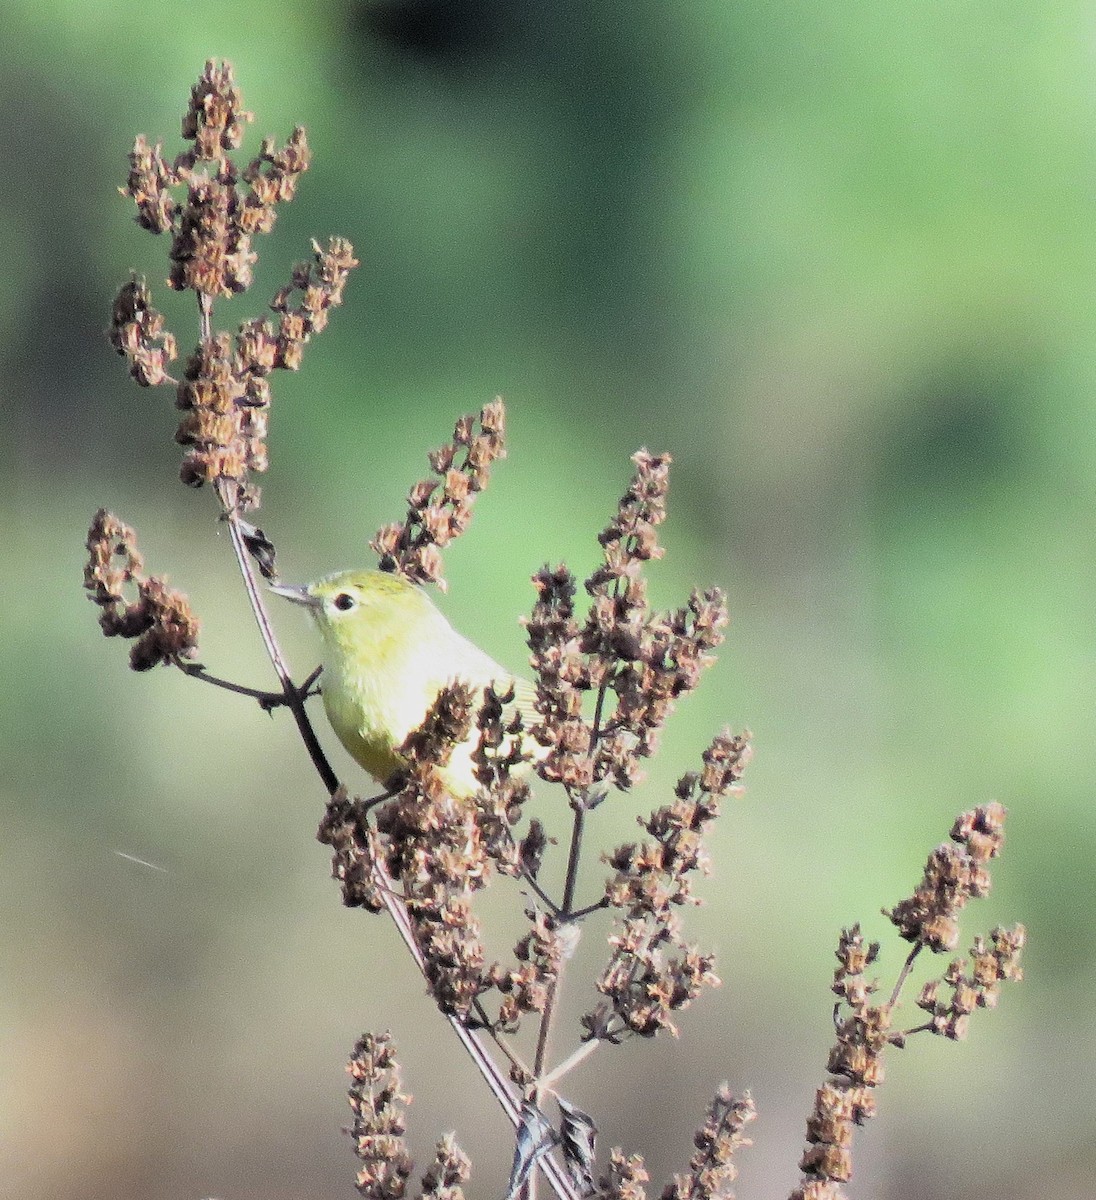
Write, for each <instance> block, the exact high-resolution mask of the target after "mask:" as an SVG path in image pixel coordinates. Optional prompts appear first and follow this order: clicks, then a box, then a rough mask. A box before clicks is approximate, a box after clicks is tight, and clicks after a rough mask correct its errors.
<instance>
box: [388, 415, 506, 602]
mask: <svg viewBox="0 0 1096 1200" xmlns="http://www.w3.org/2000/svg"><path fill="white" fill-rule="evenodd" d="M505 417H506V410H505V407H504V405H503V403H502V400H501V399H500V398H496V399H495V400H493V401H492V402H491V403H490V404H486V405H484V407H483V408H482V409H480V413H479V417H478V418H475V417H472V416H463V417H461V418H460V420H459V421H457V424H456V427H455V428H454V430H453V440H452V441H451V442H448V443H447V444H446V445H444V446H442V447H441V448H440V449H438V450H435V451H433V452H432V453H431V454H430V455H429V459H430V467H431V470H433V472H434V475H435V476H436V478H434V479H421V480H419V482H418V483H416V484H415V485H414V487H413V488H412V489H411V492H410V494H409V495H408V497H407V516H406V517H404V519H403V522H402V524H399V525H396V524H392V525H385V526H384V528H382V529H379V530H378V531H377V533H376V536H375V537H374V538H373V539H372V541H371V542H370V543H369V545H370V547H371V548H372V549H373V550H374V551H376V553H377V554H378V555H379V556H380V562H379V564H378V566H379V567H380V569H381V570H382V571H392V572H394V573H395V574H397V575H402V576H404V577H405V578H406V579H410V580H411V581H412V582H413V583H434V584H437V585H438V587H440V588H443V589H444V587H445V581H444V579H443V578H442V557H441V551H442V550H443V549H444V548H445V547H446V546H448V545H449V543H450V542H451V541H453V539H454V538H456V537H459V536H460V534H462V533H463V532H464V531H465V530H466V529H467V528H468V525H469V523H470V522H471V520H472V504H473V502H474V501H475V499H476V496H477V495H478V494H479V493H480V492H482V491H483V489H484V488H485V487H486V486H487V480H488V478H489V477H490V474H491V464H492V463H493V462H495V460H496V459H499V458H501V457H502V456H503V455H504V454H505V431H506V424H505ZM477 426H478V428H477Z"/></svg>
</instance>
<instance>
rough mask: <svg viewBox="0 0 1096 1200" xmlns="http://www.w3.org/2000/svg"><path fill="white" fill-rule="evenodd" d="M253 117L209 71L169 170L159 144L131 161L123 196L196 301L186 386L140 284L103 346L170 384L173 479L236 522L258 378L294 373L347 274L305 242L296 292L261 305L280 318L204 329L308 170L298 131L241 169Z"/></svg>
mask: <svg viewBox="0 0 1096 1200" xmlns="http://www.w3.org/2000/svg"><path fill="white" fill-rule="evenodd" d="M250 120H251V114H250V113H248V112H245V111H244V109H243V107H242V103H241V99H240V93H239V90H238V89H237V88H236V86H235V83H234V81H233V78H232V71H231V68H230V67H229V66H228V64H227V63H221V64H217V63H214V62H212V61H210V62H208V63H206V66H205V70H204V72H203V73H202V76H201V78H200V79H199V80H198V82H197V84H195V86H194V88H193V90H192V92H191V98H190V106H189V108H188V110H187V113H186V115H185V117H184V118H183V130H182V132H183V137H184V138H185V139H186V140H187V141H189V142H191V143H193V145H192V147H191V148H190V149H188V150H185V151H183V152H182V153H181V154H179V155H178V156H177V157H176V158H175V159H174V161H172V162H170V163H169V162H168V161H167V160H166V159H165V158H164V156H163V148H162V146H161V145H160V144H159V143H157V144H156V145H151V144H150V143H149V142H148V140H147V139H146V138H144V137H139V138H137V140H136V142H135V144H134V147H133V151H132V153H131V154H130V172H129V179H128V182H127V185H126V187H125V188H124V189H123V192H124V194H126V195H128V196H130V197H131V198H132V199H133V201H134V203H135V204H136V206H137V222H138V224H139V225H141V226H142V228H144V229H148V230H150V231H151V232H153V233H170V234H171V249H170V251H169V258H170V259H171V264H172V266H171V274H170V277H169V279H168V282H169V284H170V285H171V287H173V288H175V289H176V290H178V291H187V290H189V291H194V292H196V293H197V295H198V298H199V311H200V314H201V318H202V330H201V336H200V337H199V340H198V344H197V346H196V347H195V349H194V351H193V353H192V354H190V355H189V356H188V358H187V362H186V367H185V370H184V377H183V379H182V381H176V380H174V379H172V378H171V377H170V375H169V374H168V372H167V366H168V363H170V362H171V361H172V360H173V359H174V358H175V357H176V341H175V338H174V337H173V336H172V334H170V333H169V332H167V331H165V329H164V321H163V317H162V316H161V314H160V313H159V312H157V311H156V310H155V309H154V308H153V307H152V305H151V298H150V295H149V291H148V288H147V286H146V285H145V283H144V281H143V280H140V279H137V278H134V279H131V280H130V281H129V282H128V283H126V284H125V285H123V287H122V289H121V291H120V292H119V293H118V297H117V299H116V300H115V303H114V311H113V315H112V321H111V329H110V341H111V344H112V345H113V346H114V348H115V349H116V350H117V351H118V353H119V354H121V355H123V356H124V357H125V358H127V359H128V360H129V364H130V373H131V374H132V376H133V377H134V379H136V380H137V382H138V383H139V384H141V385H142V386H145V387H150V386H155V385H157V384H162V383H172V384H176V406H177V407H178V408H179V409H181V410H182V412H183V414H184V415H183V417H182V419H181V421H180V423H179V427H178V430H177V432H176V435H175V439H176V441H177V442H179V443H180V444H181V445H183V446H186V447H187V453H186V455H185V457H184V459H183V464H182V468H181V472H180V475H181V478H182V480H183V482H184V483H186V484H187V485H188V486H191V487H199V486H201V485H202V484H204V483H216V484H218V485H223V488H224V490H222V491H221V493H220V494H221V499H222V502H223V503H224V504H225V506H226V507H227V508H229V509H231V510H233V511H235V512H239V511H243V510H246V509H248V508H254V507H256V506H257V504H258V490H257V489H256V488H255V487H254V486H253V485H252V484H251V483H250V482H249V474H250V473H251V472H257V473H258V472H262V471H265V470H266V466H267V451H266V433H267V420H268V410H269V407H270V385H269V383H268V380H267V376H268V375H269V374H270V372H271V371H273V370H277V369H285V370H296V369H297V367H298V366H299V365H300V361H301V354H302V351H303V348H304V345H305V343H306V342H307V341H308V340H309V338H310V337H311V335H312V334H313V333H316V332H318V331H319V330H321V329H322V328H323V327H324V325H325V324H326V322H327V314H328V311H329V309H330V308H332V307H333V306H334V305H337V304H339V303H340V302H341V300H342V293H343V288H344V286H345V282H346V278H347V275H348V274H349V272H350V270H351V269H352V268H353V267H355V266H356V265H357V263H356V261H355V259H354V256H353V250H352V248H351V246H350V244H349V243H348V242H346V241H344V240H343V239H341V238H332V239H331V241H330V242H329V243H328V245H327V247H326V248H321V247H320V246H319V245H318V244H316V243H313V259H312V261H311V262H309V263H305V264H301V265H298V266H297V267H295V268H294V272H293V279H292V282H291V283H290V284H289V285H288V286H287V287H285V288H283V289H282V290H281V291H279V292H278V294H277V295H276V296H275V298H274V301H273V302H272V304H271V308H272V309H273V310H274V312H275V313H276V314H277V319H276V321H271V320H269V319H267V318H256V319H254V320H251V321H246V322H244V323H243V324H242V325H241V326H240V328H239V330H238V331H237V333H236V335H235V338H234V339H233V338H232V337H230V335H229V334H227V333H220V334H216V335H215V334H214V333H213V331H212V330H211V329H210V327H209V312H210V305H211V303H212V301H213V300H214V299H216V298H218V297H226V296H232V295H235V294H237V293H239V292H242V291H245V290H246V289H247V288H248V287H249V286H250V284H251V273H252V266H253V264H254V262H255V254H254V251H253V250H252V248H251V241H252V237H253V236H254V235H255V234H257V233H268V232H269V231H270V230H271V229H272V228H273V226H274V222H275V218H276V214H277V208H276V206H277V205H278V204H280V203H284V202H287V201H289V200H292V199H293V196H294V195H295V193H296V189H297V182H298V180H299V179H300V176H301V175H302V173H303V172H304V171H305V170H307V169H308V164H309V158H310V152H309V149H308V143H307V141H306V139H305V134H304V130H303V129H301V128H297V129H295V130H294V131H293V133H292V134H291V135H290V138H289V140H288V141H287V143H286V144H285V146H283V147H281V148H279V147H277V146H276V144H275V143H274V141H273V140H272V139H269V138H268V139H267V140H266V141H264V142H263V144H262V149H261V150H260V152H259V154H258V155H257V156H256V157H255V158H254V159H252V160H251V161H250V162H249V163H248V164H247V165H246V166H245V167H244V168H243V169H242V170H240V169H239V168H238V167H237V165H236V164H235V163H234V162H233V160H232V158H231V156H230V151H232V150H235V149H237V148H238V147H239V145H240V142H241V140H242V137H243V130H244V127H245V125H246V124H247V122H249V121H250ZM183 189H185V192H186V196H185V200H179V199H178V198H176V195H175V192H176V191H181V190H183ZM297 291H299V292H300V293H301V297H300V300H299V302H298V303H297V304H295V305H294V304H291V298H292V297H293V295H294V293H295V292H297Z"/></svg>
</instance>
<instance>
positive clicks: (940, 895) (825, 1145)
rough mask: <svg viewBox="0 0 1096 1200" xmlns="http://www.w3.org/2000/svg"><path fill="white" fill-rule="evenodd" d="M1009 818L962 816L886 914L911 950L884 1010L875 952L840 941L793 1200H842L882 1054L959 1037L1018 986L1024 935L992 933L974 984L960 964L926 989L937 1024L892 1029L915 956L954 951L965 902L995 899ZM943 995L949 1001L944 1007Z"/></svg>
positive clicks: (922, 1000) (975, 953)
mask: <svg viewBox="0 0 1096 1200" xmlns="http://www.w3.org/2000/svg"><path fill="white" fill-rule="evenodd" d="M1004 818H1005V810H1004V808H1003V806H1002V805H1000V804H988V805H984V806H982V807H980V808H976V809H972V810H971V811H970V812H966V813H963V814H962V815H961V816H960V817H959V818H958V820H957V821H956V822H955V825H954V826H953V828H952V831H951V837H952V840H953V841H954V842H955V843H956V845H954V846H948V845H943V846H938V847H937V848H936V849H935V850H934V851H933V852H932V854H931V855H930V856H929V859H928V862H927V864H926V867H925V873H924V876H923V878H922V880H921V882H920V884H919V885H918V887H917V889H916V890H915V892H914V894H913V895H912V896H911V897H909V898H908V899H906V900H903V901H902V902H901V903H899V904H897V905H895V907H894V909H893V910H891V911H890V912H888V913H887V916H889V917H890V919H891V921H892V922H893V923H894V925H895V926H896V927H897V929H898V930H899V932H900V933H901V935H902V937H904V938H905V939H906V940H907V941H910V942H913V943H914V947H913V949H912V950H911V951H910V953H909V956H908V957H907V960H906V964H905V966H904V967H903V970H902V973H901V975H900V976H899V979H898V982H897V984H896V985H895V987H894V990H893V991H892V992H891V994H890V996H889V997H888V998H887V1000H886V1001H885V1002H884V1003H873V999H874V997H875V995H876V993H877V991H878V986H879V985H878V983H876V982H875V981H873V980H870V979H869V978H868V977H867V974H866V972H867V970H868V969H869V968H870V967H871V966H873V965H874V963H875V962H876V961H877V959H878V957H879V943H878V942H871V943H868V942H866V941H865V939H864V937H863V934H862V933H861V931H860V927H859V925H855V926H853V927H852V928H851V929H846V930H844V931H843V933H842V935H841V940H840V943H839V945H838V948H837V960H838V966H837V970H836V971H835V972H834V982H833V991H834V992H835V994H836V995H837V996H838V997H839V1006H838V1009H837V1011H836V1012H835V1018H834V1019H835V1025H836V1028H837V1041H836V1044H835V1045H834V1047H833V1049H832V1050H831V1051H830V1056H829V1061H828V1062H827V1064H826V1069H827V1071H829V1073H830V1075H831V1078H830V1079H829V1080H827V1082H826V1083H824V1084H823V1085H822V1087H821V1088H819V1090H818V1092H817V1093H816V1095H815V1104H814V1110H813V1112H812V1113H811V1116H810V1118H809V1119H808V1121H807V1147H806V1149H805V1151H804V1152H803V1157H802V1159H801V1160H800V1164H799V1166H800V1169H801V1170H802V1172H803V1178H802V1180H801V1182H800V1185H799V1187H798V1188H796V1190H795V1191H793V1192H792V1194H791V1200H842V1198H843V1197H844V1195H845V1192H844V1189H843V1186H842V1185H843V1184H845V1183H846V1182H847V1181H848V1180H849V1178H850V1177H851V1175H852V1136H853V1130H854V1128H855V1127H856V1126H857V1125H863V1124H864V1122H865V1121H867V1120H868V1119H869V1118H871V1117H872V1116H874V1115H875V1111H876V1099H875V1089H876V1088H877V1087H878V1086H879V1084H880V1083H882V1082H883V1077H884V1071H883V1052H884V1050H885V1049H886V1048H887V1047H888V1046H897V1047H902V1046H904V1045H905V1044H906V1040H907V1039H908V1038H909V1037H910V1036H911V1035H912V1034H914V1033H921V1032H925V1031H931V1032H933V1033H937V1034H941V1035H943V1036H945V1037H949V1038H961V1037H963V1036H964V1035H965V1034H966V1030H967V1022H968V1020H969V1017H970V1014H971V1013H972V1012H973V1011H974V1009H975V1008H977V1007H983V1008H992V1007H993V1006H994V1005H995V1004H996V1002H997V993H998V990H999V985H1000V983H1001V981H1002V980H1005V979H1014V980H1015V979H1020V978H1021V977H1022V972H1021V970H1020V966H1019V955H1020V950H1021V948H1022V947H1023V944H1024V928H1023V926H1022V925H1018V926H1017V927H1016V928H1015V929H1013V930H1004V929H995V930H994V931H993V934H992V935H991V942H992V947H990V946H987V944H986V942H985V941H984V940H983V939H982V938H978V939H977V940H976V941H975V944H974V948H973V950H972V952H971V954H972V960H973V965H972V968H971V971H970V973H969V974H967V973H966V966H967V964H966V963H965V962H964V960H962V959H956V960H953V961H952V962H951V963H950V965H949V966H948V968H947V970H946V971H945V973H944V975H943V977H942V978H941V979H936V980H931V981H930V982H928V983H926V984H925V986H924V987H923V988H922V989H921V994H920V996H919V997H918V1000H917V1005H918V1007H919V1008H921V1009H923V1010H924V1011H926V1012H928V1013H929V1014H930V1015H931V1019H930V1020H929V1021H928V1022H927V1023H925V1024H923V1025H918V1026H915V1027H914V1028H912V1029H906V1030H895V1029H894V1027H893V1026H894V1017H895V1012H896V1010H897V1007H898V1001H899V997H900V995H901V992H902V989H903V987H904V985H905V983H906V980H907V978H908V976H909V971H910V968H911V967H912V966H913V963H914V961H915V959H916V958H917V956H918V954H919V953H920V952H921V951H922V950H924V949H928V950H931V951H933V952H934V953H942V952H944V951H946V950H950V949H953V948H954V946H955V944H956V941H957V940H958V936H959V927H958V913H959V911H960V910H961V909H962V908H963V907H964V906H965V905H966V903H967V902H968V900H970V899H972V898H973V897H978V896H985V895H986V894H987V892H988V891H989V887H990V877H989V872H988V870H987V867H986V864H987V863H988V862H989V860H990V859H992V858H994V857H996V856H997V855H998V854H999V853H1000V850H1001V846H1002V845H1003V842H1004ZM945 987H946V988H949V989H950V995H949V997H948V998H947V999H946V1000H942V999H941V993H942V992H943V991H944V989H945Z"/></svg>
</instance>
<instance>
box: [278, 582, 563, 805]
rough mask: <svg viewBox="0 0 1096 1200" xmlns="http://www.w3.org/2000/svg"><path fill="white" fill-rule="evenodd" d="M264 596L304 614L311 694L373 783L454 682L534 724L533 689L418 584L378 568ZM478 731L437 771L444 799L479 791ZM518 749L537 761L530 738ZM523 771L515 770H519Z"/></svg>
mask: <svg viewBox="0 0 1096 1200" xmlns="http://www.w3.org/2000/svg"><path fill="white" fill-rule="evenodd" d="M271 591H273V592H274V593H276V594H277V595H278V596H281V597H283V598H284V599H286V600H289V601H292V602H293V603H294V604H299V605H302V606H304V607H305V608H306V609H307V610H308V612H309V613H310V614H311V616H312V617H313V619H314V620H315V622H316V625H317V627H318V628H319V631H320V636H321V639H322V641H323V650H324V655H323V671H322V674H321V677H320V692H321V695H322V697H323V705H324V710H325V712H326V713H327V719H328V721H329V722H330V723H331V728H332V729H333V730H334V732H335V734H336V736H337V737H338V739H339V741H340V742H341V743H342V744H343V746H344V747H345V749H346V750H347V752H348V753H349V754H350V756H351V757H352V758H353V759H354V760H355V761H356V762H357V763H358V764H359V765H360V766H362V767H364V769H365V770H366V771H367V772H368V773H369V774H370V775H371V776H372V777H373V779H375V780H376V781H377V782H378V783H379V784H381V785H382V786H387V785H388V784H389V783H390V781H391V780H392V779H393V778H394V777H395V776H396V773H397V772H398V771H400V770H401V768H403V767H404V766H405V765H406V763H405V761H404V759H403V758H402V757H401V756H400V754H399V747H400V746H402V745H403V743H404V741H405V740H406V738H407V736H408V734H410V733H411V732H413V731H414V730H416V729H418V728H419V726H421V725H422V723H423V721H424V720H425V719H426V716H427V714H428V713H429V711H430V708H431V706H432V705H433V703H434V701H435V700H436V699H437V697H438V693H439V692H440V691H441V690H442V688H444V687H446V686H448V685H450V684H454V683H463V684H466V685H468V686H470V687H472V688H474V689H475V690H476V692H477V703H482V700H483V692H484V689H485V688H486V687H487V686H488V685H490V686H491V687H493V688H494V690H495V691H496V692H498V693H500V694H504V693H510V692H512V693H513V700H512V701H510V702H509V704H508V705H507V715H512V711H513V710H516V711H517V712H519V713H520V714H521V716H522V720H523V724H524V727H525V728H526V729H529V728H530V727H531V726H532V725H534V724H536V723H537V722H538V721H539V720H540V717H539V716H538V714H537V712H536V709H535V707H534V701H535V698H536V689H535V688H534V687H533V685H532V684H531V683H529V682H528V681H527V680H524V679H521V678H520V677H518V676H517V675H515V674H514V673H513V672H511V671H508V670H506V668H505V667H502V666H500V665H499V664H498V663H497V662H495V660H494V659H493V658H491V657H490V655H488V654H485V653H484V652H483V651H482V650H481V649H480V648H479V647H478V646H477V645H475V643H473V642H471V641H469V639H468V638H466V637H464V636H462V635H461V634H459V633H458V632H457V631H456V630H455V629H454V628H453V626H452V625H451V624H450V623H449V621H448V620H447V619H446V618H445V616H444V615H443V614H442V613H441V611H440V610H439V609H438V608H437V606H436V605H435V604H434V602H433V600H431V599H430V597H429V596H428V595H427V594H426V592H425V591H424V590H423V589H422V588H421V587H419V586H418V585H417V584H414V583H411V582H410V581H409V580H407V579H405V578H403V577H402V576H399V575H394V574H392V573H390V572H386V571H379V570H369V569H365V570H356V571H339V572H336V573H335V574H332V575H327V576H325V577H324V578H322V579H319V580H317V581H316V582H315V583H308V584H271ZM478 741H479V730H478V729H477V728H476V727H475V724H474V723H473V727H472V729H471V732H470V733H469V736H468V738H467V739H466V740H465V741H463V742H461V743H458V744H457V745H455V746H454V747H453V749H452V752H451V754H450V756H449V761H448V762H447V763H446V764H444V765H443V766H440V767H439V768H438V771H439V774H440V776H441V779H442V781H443V783H444V784H445V786H446V788H447V790H448V791H449V793H450V794H451V795H452V796H453V797H454V798H455V799H457V800H465V799H470V798H471V797H472V796H474V795H475V794H476V792H477V791H478V790H479V788H480V786H481V785H480V783H479V781H478V780H477V778H476V775H475V762H474V759H473V753H474V751H475V748H476V745H477V743H478ZM523 743H524V745H523V749H528V751H529V752H530V753H531V754H532V755H533V756H534V757H539V756H541V755H542V754H543V748H542V747H539V746H538V745H537V744H536V743H535V742H534V741H533V739H532V738H525V739H523ZM525 765H526V764H522V766H525Z"/></svg>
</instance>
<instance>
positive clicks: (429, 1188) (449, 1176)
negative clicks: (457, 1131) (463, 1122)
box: [420, 1133, 472, 1200]
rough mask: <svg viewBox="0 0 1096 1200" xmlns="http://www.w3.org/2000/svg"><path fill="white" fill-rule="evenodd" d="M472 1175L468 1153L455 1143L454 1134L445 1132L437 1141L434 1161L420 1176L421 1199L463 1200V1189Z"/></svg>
mask: <svg viewBox="0 0 1096 1200" xmlns="http://www.w3.org/2000/svg"><path fill="white" fill-rule="evenodd" d="M471 1175H472V1164H471V1162H470V1161H469V1159H468V1155H467V1154H465V1153H464V1151H463V1150H462V1149H461V1148H460V1146H458V1145H457V1139H456V1136H455V1135H454V1134H452V1133H447V1134H446V1135H445V1136H444V1137H443V1138H442V1139H441V1141H439V1142H438V1144H437V1147H436V1149H435V1151H434V1161H433V1162H432V1163H431V1164H430V1166H429V1167H428V1168H427V1170H426V1173H425V1175H423V1177H422V1191H421V1193H420V1194H421V1196H422V1200H463V1197H464V1189H463V1188H462V1187H461V1184H464V1183H467V1182H468V1180H469V1178H470V1177H471Z"/></svg>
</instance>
